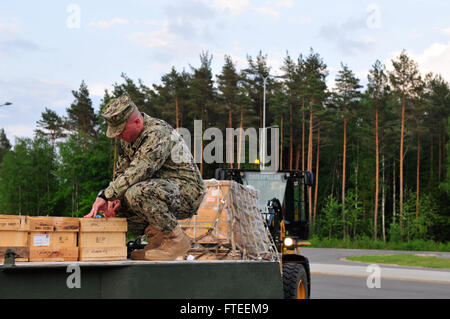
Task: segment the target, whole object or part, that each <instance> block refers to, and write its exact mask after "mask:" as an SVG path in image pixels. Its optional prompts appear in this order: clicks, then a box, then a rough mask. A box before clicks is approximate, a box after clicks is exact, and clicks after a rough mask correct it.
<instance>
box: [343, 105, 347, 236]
mask: <svg viewBox="0 0 450 319" xmlns="http://www.w3.org/2000/svg"><path fill="white" fill-rule="evenodd" d="M343 144H344V149H343V152H342V220H343V236H344V240H345V237H346V231H347V230H346V228H347V227H346V225H345V166H346V161H347V117H346V116H345V107H344V143H343Z"/></svg>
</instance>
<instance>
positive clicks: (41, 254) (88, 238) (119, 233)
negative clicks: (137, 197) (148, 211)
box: [0, 215, 127, 262]
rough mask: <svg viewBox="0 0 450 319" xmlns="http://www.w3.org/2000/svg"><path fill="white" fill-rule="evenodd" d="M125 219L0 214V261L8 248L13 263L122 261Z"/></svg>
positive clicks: (124, 254) (125, 227)
mask: <svg viewBox="0 0 450 319" xmlns="http://www.w3.org/2000/svg"><path fill="white" fill-rule="evenodd" d="M126 232H127V221H126V219H125V218H108V219H106V218H86V219H84V218H70V217H28V216H17V215H0V261H1V262H3V259H4V257H5V253H6V251H7V249H8V248H12V249H13V250H14V252H15V253H16V254H17V256H16V261H32V262H33V261H77V260H80V261H103V260H105V261H106V260H125V259H126V258H127V247H126Z"/></svg>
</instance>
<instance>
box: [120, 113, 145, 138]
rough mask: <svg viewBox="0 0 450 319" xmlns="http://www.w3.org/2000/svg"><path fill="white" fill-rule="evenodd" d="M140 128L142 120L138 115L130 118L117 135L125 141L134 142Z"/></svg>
mask: <svg viewBox="0 0 450 319" xmlns="http://www.w3.org/2000/svg"><path fill="white" fill-rule="evenodd" d="M141 130H142V120H141V119H140V118H139V117H133V116H132V118H130V119H129V120H128V121H127V125H126V126H125V128H124V129H123V131H122V133H120V134H119V135H118V136H117V137H118V138H120V139H121V140H122V141H124V142H127V143H132V142H134V141H135V140H136V139H137V137H138V136H139V134H140V133H141Z"/></svg>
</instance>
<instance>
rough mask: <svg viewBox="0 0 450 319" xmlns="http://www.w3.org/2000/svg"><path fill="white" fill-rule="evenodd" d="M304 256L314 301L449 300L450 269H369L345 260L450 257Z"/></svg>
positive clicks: (323, 251) (329, 252)
mask: <svg viewBox="0 0 450 319" xmlns="http://www.w3.org/2000/svg"><path fill="white" fill-rule="evenodd" d="M302 254H303V255H304V256H306V257H308V259H309V261H310V264H311V276H312V277H311V284H312V289H311V298H313V299H328V298H339V299H341V298H342V299H378V298H380V299H416V298H420V299H422V298H424V299H441V298H446V299H448V298H450V269H429V268H422V267H405V266H394V265H377V266H378V267H379V268H377V267H376V266H375V267H372V268H367V267H368V266H369V264H366V263H358V262H351V261H346V260H344V258H345V257H349V256H362V255H389V254H420V255H434V256H437V257H441V258H450V253H443V252H410V251H387V250H364V249H330V248H303V249H302ZM378 275H379V276H378ZM371 287H372V288H371Z"/></svg>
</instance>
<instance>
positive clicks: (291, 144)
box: [289, 104, 294, 170]
mask: <svg viewBox="0 0 450 319" xmlns="http://www.w3.org/2000/svg"><path fill="white" fill-rule="evenodd" d="M292 126H293V123H292V104H290V105H289V170H292V163H293V158H294V134H293V128H292Z"/></svg>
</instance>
